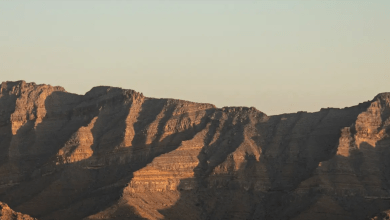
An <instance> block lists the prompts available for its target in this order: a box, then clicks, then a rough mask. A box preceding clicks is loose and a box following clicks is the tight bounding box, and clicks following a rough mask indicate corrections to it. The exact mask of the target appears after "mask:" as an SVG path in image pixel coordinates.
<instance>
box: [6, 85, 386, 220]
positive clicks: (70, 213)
mask: <svg viewBox="0 0 390 220" xmlns="http://www.w3.org/2000/svg"><path fill="white" fill-rule="evenodd" d="M389 125H390V93H380V94H378V95H377V96H375V97H374V99H373V100H371V101H367V102H363V103H360V104H358V105H355V106H351V107H346V108H342V109H340V108H323V109H321V110H320V111H318V112H309V113H308V112H304V111H301V112H297V113H288V114H280V115H271V116H268V115H266V114H265V113H263V112H261V111H259V110H257V109H256V108H254V107H250V108H248V107H223V108H216V107H215V106H214V105H212V104H207V103H194V102H189V101H185V100H177V99H155V98H148V97H145V96H143V94H142V93H139V92H136V91H134V90H126V89H121V88H115V87H106V86H98V87H94V88H92V89H91V90H90V91H88V92H87V93H86V94H85V95H77V94H73V93H68V92H66V90H65V89H64V88H62V87H59V86H54V87H53V86H50V85H44V84H41V85H37V84H35V83H26V82H24V81H17V82H3V83H2V84H1V87H0V157H1V160H0V161H1V162H0V201H2V202H6V203H8V204H9V205H10V206H11V207H12V208H13V209H14V210H16V211H18V212H22V213H25V214H28V215H30V216H32V217H35V218H38V219H127V218H132V219H313V218H318V219H367V218H371V217H372V218H374V217H375V216H376V215H377V216H382V215H383V213H386V212H387V210H389V209H390V202H389V200H388V198H390V172H389V171H388V170H389V169H388V167H389V166H390V164H389V162H387V159H386V158H387V156H390V148H389V144H390V139H389V134H390V129H389Z"/></svg>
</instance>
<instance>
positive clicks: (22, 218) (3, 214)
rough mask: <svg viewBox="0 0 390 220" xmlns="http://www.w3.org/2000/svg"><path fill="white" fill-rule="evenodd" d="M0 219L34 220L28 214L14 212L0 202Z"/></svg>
mask: <svg viewBox="0 0 390 220" xmlns="http://www.w3.org/2000/svg"><path fill="white" fill-rule="evenodd" d="M0 219H1V220H36V219H35V218H32V217H30V216H28V215H24V214H22V213H20V212H15V211H14V210H12V209H11V208H10V207H9V206H8V205H7V204H5V203H2V202H0Z"/></svg>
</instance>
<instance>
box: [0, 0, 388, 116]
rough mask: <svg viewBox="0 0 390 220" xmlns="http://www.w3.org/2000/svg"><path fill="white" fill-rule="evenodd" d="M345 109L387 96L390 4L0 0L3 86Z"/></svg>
mask: <svg viewBox="0 0 390 220" xmlns="http://www.w3.org/2000/svg"><path fill="white" fill-rule="evenodd" d="M20 79H23V80H26V81H28V82H36V83H45V84H51V85H60V86H63V87H64V88H65V89H66V90H67V91H69V92H74V93H79V94H84V93H85V92H87V91H88V90H90V89H91V88H92V87H93V86H97V85H109V86H117V87H122V88H127V89H134V90H136V91H139V92H143V94H144V95H146V96H149V97H158V98H177V99H185V100H190V101H195V102H207V103H213V104H215V105H217V106H218V107H223V106H248V107H249V106H254V107H256V108H257V109H259V110H260V111H263V112H265V113H266V114H268V115H273V114H280V113H289V112H296V111H300V110H302V111H318V110H319V109H320V108H322V107H346V106H351V105H356V104H358V103H359V102H363V101H367V100H371V99H372V98H373V97H374V96H375V95H376V94H378V93H380V92H390V1H388V0H377V1H305V0H303V1H249V0H246V1H239V0H237V1H232V0H230V1H184V0H182V1H151V0H148V1H0V81H7V80H20Z"/></svg>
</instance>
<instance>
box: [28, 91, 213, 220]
mask: <svg viewBox="0 0 390 220" xmlns="http://www.w3.org/2000/svg"><path fill="white" fill-rule="evenodd" d="M115 102H117V103H118V104H115V103H108V104H107V106H111V107H112V106H114V107H113V109H111V110H112V113H114V114H113V115H114V116H113V115H112V114H105V113H104V112H105V107H104V106H97V107H96V108H98V109H100V110H99V112H100V113H99V114H98V115H97V116H98V118H97V120H96V123H95V126H94V127H93V128H92V135H93V137H94V142H93V145H92V149H93V155H92V156H91V157H90V158H87V159H84V160H81V161H78V162H74V163H70V164H65V165H63V166H61V167H60V168H56V169H57V170H58V171H56V172H55V174H51V175H57V178H55V179H54V181H53V183H52V184H51V185H50V187H47V188H46V189H45V191H46V192H45V194H47V195H55V196H51V197H49V196H48V197H44V198H40V199H41V200H42V201H43V202H44V203H45V208H46V209H45V210H42V209H41V213H36V214H35V216H37V217H40V219H82V218H85V217H88V216H91V215H93V214H96V213H99V212H102V211H103V212H104V211H105V210H107V209H108V210H109V209H110V207H112V206H115V204H116V203H117V202H118V200H119V199H120V197H121V195H122V193H123V189H124V187H125V186H126V185H127V184H128V183H129V182H130V181H131V179H132V177H133V172H135V171H137V170H139V169H141V168H143V167H145V166H146V165H147V164H148V163H150V162H151V161H152V160H153V159H154V158H155V157H157V156H159V155H161V154H164V153H168V152H170V151H172V150H174V149H176V148H177V147H178V146H179V145H180V143H181V142H182V141H185V140H188V139H191V138H192V137H193V136H194V135H195V134H196V133H197V132H199V131H200V130H202V129H203V128H204V127H205V126H206V124H207V120H208V119H207V117H203V118H202V120H201V122H200V123H199V124H198V125H196V126H193V127H189V128H188V129H185V130H183V131H182V132H177V133H173V134H170V135H167V136H164V137H163V133H162V131H163V128H164V127H165V126H166V123H167V121H168V120H169V118H170V117H172V113H173V111H174V109H175V107H176V104H175V103H171V102H172V101H170V100H168V99H159V100H154V99H150V100H146V101H145V102H144V103H143V105H142V109H141V111H140V112H139V116H138V117H137V122H136V123H135V124H134V130H135V134H136V135H135V137H134V139H133V143H132V146H127V147H124V148H123V147H122V148H119V149H116V148H115V147H114V146H115V145H118V144H120V142H121V141H119V140H117V139H118V138H119V139H121V140H123V138H124V137H123V135H122V136H120V135H121V134H123V133H124V130H125V128H126V124H125V119H126V117H127V115H128V114H129V107H130V105H128V104H121V103H122V102H121V101H120V100H117V101H115ZM90 111H91V110H90ZM206 111H207V112H210V111H213V110H206ZM92 112H93V111H92ZM161 112H163V114H164V116H163V117H162V118H161V120H160V121H159V123H158V125H157V131H158V132H157V134H156V136H155V138H154V140H153V141H152V142H151V143H146V137H145V134H144V133H143V131H144V130H146V129H147V128H148V127H149V126H151V124H152V123H154V122H155V121H156V118H157V116H158V115H161ZM130 114H131V112H130ZM208 114H210V113H206V116H207V115H208ZM93 116H94V115H93ZM93 116H90V117H88V118H89V119H91V118H93ZM183 117H185V115H184V116H181V118H179V122H180V120H182V119H183ZM118 134H119V136H118ZM106 148H107V149H108V150H106ZM123 158H124V159H123ZM30 187H32V186H30ZM64 187H66V188H64ZM26 206H29V205H28V204H26ZM30 207H31V206H30ZM122 209H123V208H121V210H119V211H120V213H119V214H116V215H115V216H118V219H120V216H122V215H123V213H124V210H122ZM130 209H132V208H130ZM21 211H22V210H21ZM25 213H28V212H25ZM133 217H134V216H133Z"/></svg>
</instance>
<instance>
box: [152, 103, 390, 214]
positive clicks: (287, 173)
mask: <svg viewBox="0 0 390 220" xmlns="http://www.w3.org/2000/svg"><path fill="white" fill-rule="evenodd" d="M367 107H368V105H367V104H366V105H362V106H359V107H357V108H356V109H340V110H338V109H336V110H334V109H328V110H324V111H321V112H318V113H298V114H289V115H280V116H272V117H271V118H270V119H269V121H268V122H267V123H268V124H267V123H261V124H258V125H257V129H258V131H263V132H264V133H263V134H261V135H262V136H261V137H260V136H255V137H253V139H254V140H255V141H256V143H257V145H258V147H260V148H262V154H261V156H260V158H259V159H257V158H256V157H255V156H254V155H253V154H250V153H247V154H246V157H245V162H244V163H245V164H242V165H241V166H240V169H239V170H237V171H235V170H234V165H233V166H232V167H231V168H229V169H228V170H229V172H228V174H224V175H221V174H213V175H211V174H210V173H211V172H210V171H208V172H206V170H208V168H207V167H206V163H205V161H207V158H206V156H205V153H204V150H202V152H201V153H200V155H199V157H198V158H199V161H200V162H199V166H198V167H197V168H196V169H194V171H195V178H190V179H183V180H181V183H180V185H179V186H178V188H177V189H178V190H179V191H180V198H179V199H178V201H177V202H176V203H175V205H173V206H172V207H170V208H167V209H163V210H159V212H160V213H161V214H163V215H164V216H165V219H275V220H276V219H340V220H341V219H343V220H344V219H366V218H369V217H372V216H374V215H375V214H377V213H380V212H381V211H384V210H388V209H390V194H389V192H390V187H389V185H390V181H389V180H390V171H389V170H390V169H389V167H390V162H389V160H388V156H390V148H389V145H390V139H388V138H387V139H383V140H381V141H379V142H378V143H377V144H376V146H375V147H373V146H371V145H369V144H368V143H366V142H363V143H361V144H360V150H356V151H354V152H352V153H351V155H350V156H349V157H343V156H340V155H336V152H337V147H338V143H339V138H340V131H341V129H342V128H344V127H349V126H351V124H353V123H354V121H356V118H357V116H358V115H359V114H360V113H361V112H363V111H364V110H365V109H366V108H367ZM351 112H352V113H351ZM314 116H315V118H316V119H315V120H313V121H312V123H311V125H309V129H306V131H305V132H304V133H301V132H300V130H299V129H301V128H302V126H303V125H305V124H301V123H302V122H304V121H307V120H308V119H310V118H313V117H314ZM283 120H286V121H288V120H291V124H290V125H291V126H289V129H287V130H284V129H279V130H278V128H277V127H278V123H282V122H281V121H283ZM280 127H281V128H282V127H283V128H285V126H284V125H281V126H280ZM330 128H331V129H332V130H331V131H330V132H328V133H323V130H324V129H326V130H329V129H330ZM211 130H212V129H211ZM212 131H213V130H212ZM240 132H242V130H240ZM278 134H279V135H280V137H282V138H281V139H278V141H277V143H278V144H277V146H278V148H277V149H278V150H277V151H276V152H275V151H274V147H275V145H271V144H272V143H275V141H276V139H275V138H276V136H277V135H278ZM293 134H295V136H294V135H293ZM298 134H299V135H298ZM321 134H322V135H321ZM242 136H243V134H242V133H240V134H238V135H237V136H234V140H236V142H234V141H233V142H232V144H231V145H230V146H231V147H232V148H231V150H229V151H227V152H226V154H224V155H220V157H221V158H225V159H224V160H229V157H227V156H228V155H229V154H230V153H231V152H233V151H234V150H235V149H237V148H238V146H239V145H240V140H242ZM221 137H223V135H221ZM206 142H207V141H206ZM220 143H221V142H216V143H215V144H216V145H219V148H221V147H224V146H220ZM264 143H265V144H264ZM296 143H298V144H296ZM270 146H271V147H270ZM207 147H208V146H206V147H205V148H207ZM294 148H296V149H298V150H297V151H298V152H299V153H297V154H296V155H293V153H294V151H293V150H294ZM232 150H233V151H232ZM292 157H294V158H295V159H296V160H291V158H292ZM373 158H376V159H373ZM224 160H222V159H221V161H220V163H221V162H223V161H224ZM320 162H326V163H328V165H327V166H328V167H337V166H341V165H337V164H348V166H350V167H352V168H353V173H351V174H352V175H354V176H356V179H355V180H354V181H355V182H356V183H358V184H360V185H359V187H360V188H361V189H363V191H360V192H359V191H358V192H355V191H354V190H349V189H345V188H343V187H342V186H339V185H338V181H339V179H338V178H339V177H337V175H338V174H337V173H335V172H336V171H337V170H335V168H332V169H331V170H325V171H322V169H325V168H322V167H321V168H319V167H318V165H319V163H320ZM218 165H219V164H218ZM362 166H365V168H363V167H362ZM214 167H216V166H214ZM214 167H212V168H211V169H214ZM367 167H368V168H367ZM339 169H340V168H339ZM373 170H376V171H375V172H373ZM351 174H345V175H347V176H348V175H351ZM345 175H344V176H345ZM382 177H384V178H382ZM341 178H342V177H341ZM267 181H269V182H267ZM324 181H330V183H331V185H328V182H324ZM372 181H376V183H375V184H372ZM192 182H196V183H197V185H196V186H197V188H196V187H193V189H188V184H189V183H192ZM258 183H261V184H263V185H261V184H260V185H258ZM304 183H305V184H309V185H308V186H309V187H307V188H305V187H304V186H303V185H302V184H304ZM372 185H374V186H379V188H381V190H380V191H379V192H378V191H375V190H374V189H370V187H371V188H372ZM302 187H303V188H302ZM329 187H331V188H329ZM351 187H354V185H352V186H351ZM375 189H376V190H377V188H375ZM324 196H325V197H327V198H330V199H323V198H325V197H324ZM324 201H325V203H324ZM327 202H328V203H327Z"/></svg>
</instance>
